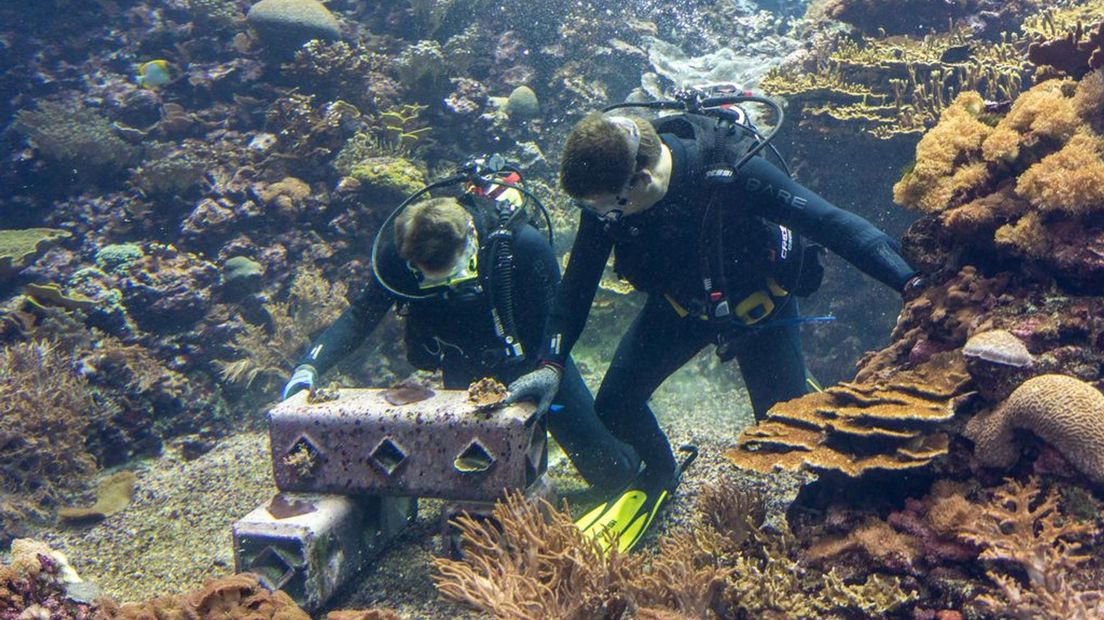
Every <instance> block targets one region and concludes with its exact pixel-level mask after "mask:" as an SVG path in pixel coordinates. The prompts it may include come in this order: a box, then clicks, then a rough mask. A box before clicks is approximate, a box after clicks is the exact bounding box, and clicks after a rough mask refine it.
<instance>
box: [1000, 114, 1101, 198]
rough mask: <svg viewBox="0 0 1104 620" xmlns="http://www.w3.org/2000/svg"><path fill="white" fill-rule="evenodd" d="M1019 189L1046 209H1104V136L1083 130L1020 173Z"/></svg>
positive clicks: (1017, 186)
mask: <svg viewBox="0 0 1104 620" xmlns="http://www.w3.org/2000/svg"><path fill="white" fill-rule="evenodd" d="M1016 191H1017V192H1019V193H1020V194H1021V195H1022V196H1023V197H1024V198H1027V199H1028V200H1029V201H1030V202H1031V203H1032V204H1033V205H1035V206H1036V207H1038V208H1039V209H1041V210H1043V211H1064V212H1067V213H1071V214H1078V213H1088V212H1090V211H1098V210H1104V138H1102V137H1100V136H1098V135H1095V134H1090V133H1088V132H1087V131H1079V132H1078V133H1077V134H1076V135H1074V136H1073V137H1072V138H1071V139H1070V141H1069V142H1067V143H1066V145H1065V146H1064V147H1062V148H1061V149H1059V150H1058V151H1057V152H1055V153H1052V154H1050V155H1047V156H1046V157H1044V158H1043V160H1042V161H1040V162H1039V163H1037V164H1035V165H1034V166H1032V167H1031V168H1028V169H1027V171H1026V172H1024V173H1023V174H1022V175H1020V178H1019V181H1017V183H1016Z"/></svg>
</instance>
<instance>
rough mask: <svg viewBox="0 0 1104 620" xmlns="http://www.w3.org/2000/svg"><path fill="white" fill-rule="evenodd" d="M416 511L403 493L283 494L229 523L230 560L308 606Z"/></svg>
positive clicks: (370, 555)
mask: <svg viewBox="0 0 1104 620" xmlns="http://www.w3.org/2000/svg"><path fill="white" fill-rule="evenodd" d="M416 514H417V500H416V499H414V498H408V497H381V496H375V497H373V496H359V497H345V496H339V495H307V494H305V495H299V494H290V493H281V494H279V495H277V496H276V497H275V498H273V500H272V501H270V502H266V503H264V504H262V505H261V506H258V507H257V508H256V509H255V510H253V511H252V512H250V513H249V514H248V515H246V516H245V518H243V519H241V520H240V521H238V522H237V523H235V524H234V526H233V532H234V567H235V570H237V571H238V572H251V573H256V574H257V575H258V576H260V580H261V583H262V584H264V585H265V586H266V587H268V588H270V589H273V590H276V589H280V590H284V591H285V592H287V593H288V594H289V595H290V596H291V597H292V598H293V599H295V602H296V603H298V604H299V605H300V606H302V607H303V608H304V609H306V610H308V611H314V610H317V609H318V608H320V607H321V606H323V605H324V604H325V603H326V601H328V600H329V599H330V597H331V596H333V595H334V593H335V592H336V591H337V590H338V589H339V588H340V587H341V586H342V585H343V584H344V583H345V582H346V581H348V580H349V578H350V577H352V576H353V575H355V574H356V573H357V572H358V571H360V570H361V569H362V568H363V567H364V566H365V565H366V564H367V563H368V561H369V560H371V559H372V558H374V557H375V556H376V555H378V554H379V553H380V551H381V550H382V549H383V548H384V547H385V546H386V545H387V543H389V542H390V541H391V540H392V539H394V538H395V536H396V535H398V533H399V532H401V531H402V530H403V529H404V528H405V527H406V526H407V525H408V524H409V523H410V522H412V521H413V520H414V518H415V516H416Z"/></svg>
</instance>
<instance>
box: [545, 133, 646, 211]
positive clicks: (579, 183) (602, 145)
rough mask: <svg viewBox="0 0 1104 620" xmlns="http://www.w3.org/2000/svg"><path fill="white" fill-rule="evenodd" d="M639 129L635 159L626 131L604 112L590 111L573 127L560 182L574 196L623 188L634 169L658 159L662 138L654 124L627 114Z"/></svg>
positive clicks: (591, 194)
mask: <svg viewBox="0 0 1104 620" xmlns="http://www.w3.org/2000/svg"><path fill="white" fill-rule="evenodd" d="M626 118H629V119H631V120H632V121H633V122H634V123H636V127H637V128H638V129H639V130H640V148H639V149H638V150H637V152H636V161H632V160H631V159H630V157H631V151H630V149H629V144H628V141H627V140H626V139H625V132H624V131H622V130H621V129H620V128H619V127H618V126H617V125H616V124H614V123H613V122H611V121H610V120H609V118H608V117H606V116H603V115H602V113H601V112H593V113H591V114H588V115H587V116H586V118H584V119H583V120H581V121H579V122H578V123H576V124H575V126H574V127H573V128H572V129H571V133H570V134H568V136H567V144H565V145H564V151H563V159H562V160H561V161H560V186H561V187H563V190H564V191H565V192H567V194H568V195H569V196H571V197H573V198H586V197H588V196H593V195H595V194H615V193H617V192H619V191H621V188H622V187H624V186H625V182H626V181H628V180H629V177H631V176H632V175H633V173H635V172H637V171H638V170H641V169H643V168H646V167H648V166H651V165H652V164H654V163H655V162H657V161H659V153H660V140H659V134H657V133H656V131H655V128H653V127H652V124H651V123H649V122H648V121H646V120H644V119H643V118H639V117H635V116H629V117H626Z"/></svg>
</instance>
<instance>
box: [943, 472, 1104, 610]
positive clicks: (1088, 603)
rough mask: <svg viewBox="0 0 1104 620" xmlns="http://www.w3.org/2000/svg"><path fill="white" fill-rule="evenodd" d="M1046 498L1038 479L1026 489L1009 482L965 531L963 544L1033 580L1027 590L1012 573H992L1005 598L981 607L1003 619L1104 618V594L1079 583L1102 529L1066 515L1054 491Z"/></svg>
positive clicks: (985, 597)
mask: <svg viewBox="0 0 1104 620" xmlns="http://www.w3.org/2000/svg"><path fill="white" fill-rule="evenodd" d="M1041 492H1042V490H1041V488H1040V483H1039V480H1038V479H1037V478H1032V479H1031V480H1029V481H1028V482H1027V483H1026V484H1021V483H1020V482H1017V481H1015V480H1008V481H1007V482H1006V484H1005V485H1004V487H1001V488H998V489H996V490H995V491H994V495H993V499H992V501H990V502H988V503H985V504H982V505H980V506H978V509H979V511H980V516H979V517H978V518H976V519H973V520H971V521H968V522H967V523H966V524H965V525H964V526H963V527H962V528H961V530H960V534H959V535H960V536H961V537H962V538H963V539H965V540H968V541H970V542H972V543H974V544H976V545H978V546H980V547H982V548H983V551H982V552H981V556H980V557H981V559H983V560H988V561H993V562H996V563H997V565H998V566H1007V565H1012V566H1015V567H1018V568H1019V569H1021V570H1022V571H1023V572H1024V573H1025V574H1026V577H1027V583H1026V587H1024V586H1025V584H1024V583H1022V582H1021V580H1020V579H1018V578H1017V577H1016V576H1015V575H1014V574H1009V571H1008V570H1007V569H1003V570H1002V572H997V571H990V572H989V577H990V579H992V580H993V581H994V582H995V583H996V584H997V588H998V591H999V593H1000V594H1001V596H999V597H997V596H993V595H982V596H980V597H979V602H980V603H982V604H983V605H985V606H986V607H988V608H989V609H990V610H992V611H993V612H995V613H997V614H999V615H1000V616H1001V617H1011V618H1024V619H1028V618H1030V619H1035V618H1063V619H1066V620H1090V619H1093V618H1100V617H1102V616H1104V591H1101V590H1099V589H1088V588H1083V587H1079V583H1078V580H1077V579H1076V578H1077V577H1078V572H1079V571H1080V569H1081V568H1082V567H1083V566H1084V565H1085V563H1086V562H1087V561H1088V560H1090V558H1091V555H1090V554H1087V553H1082V551H1087V549H1085V544H1086V543H1087V542H1088V541H1089V540H1090V539H1091V538H1092V537H1093V536H1095V535H1096V534H1097V529H1096V527H1095V526H1094V525H1093V524H1092V523H1091V522H1079V521H1077V520H1075V519H1073V518H1072V517H1070V516H1067V515H1064V514H1062V512H1061V511H1060V510H1059V501H1058V494H1057V493H1056V492H1055V491H1054V490H1053V489H1051V490H1050V491H1048V492H1047V493H1046V495H1045V497H1043V498H1042V499H1041V500H1040V499H1039V495H1040V493H1041ZM1089 580H1090V582H1091V577H1089Z"/></svg>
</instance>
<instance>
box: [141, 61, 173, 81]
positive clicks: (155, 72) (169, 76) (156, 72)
mask: <svg viewBox="0 0 1104 620" xmlns="http://www.w3.org/2000/svg"><path fill="white" fill-rule="evenodd" d="M134 79H135V81H137V82H138V85H139V86H141V87H142V88H160V87H161V86H164V85H165V84H168V83H169V82H172V81H173V70H172V65H170V64H169V61H167V60H160V59H158V60H151V61H149V62H144V63H142V64H140V65H138V71H137V73H136V74H135V78H134Z"/></svg>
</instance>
